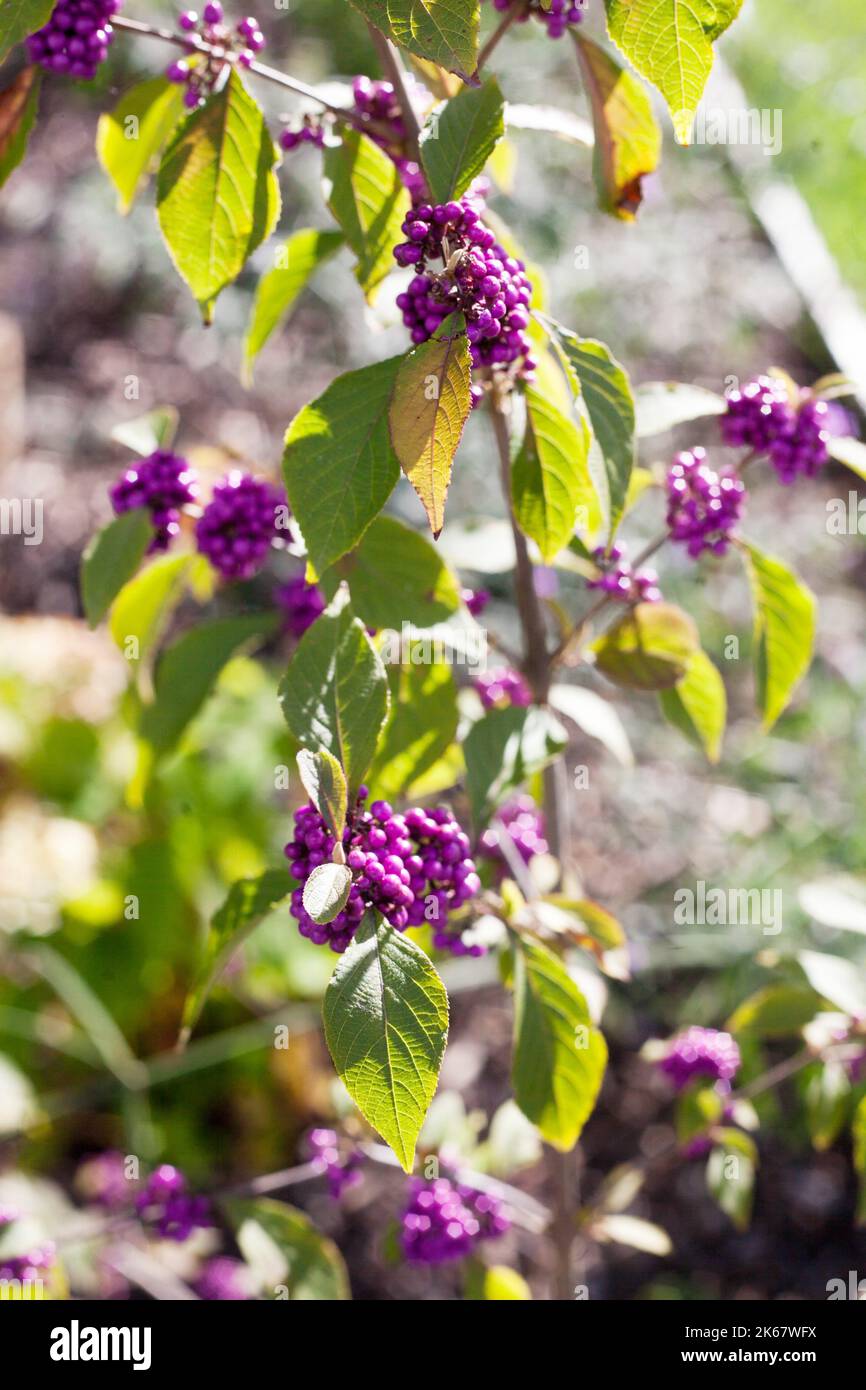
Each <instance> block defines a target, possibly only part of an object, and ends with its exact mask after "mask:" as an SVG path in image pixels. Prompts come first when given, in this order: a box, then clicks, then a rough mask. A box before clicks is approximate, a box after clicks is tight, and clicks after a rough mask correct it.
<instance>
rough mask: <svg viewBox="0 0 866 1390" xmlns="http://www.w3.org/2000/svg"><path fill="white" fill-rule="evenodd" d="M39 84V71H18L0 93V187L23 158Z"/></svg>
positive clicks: (31, 126)
mask: <svg viewBox="0 0 866 1390" xmlns="http://www.w3.org/2000/svg"><path fill="white" fill-rule="evenodd" d="M41 81H42V74H41V72H40V71H39V68H37V67H29V68H22V70H21V72H19V73H18V76H17V77H15V78H14V79H13V80H12V82H10V84H9V86H8V87H6V88H5V90H4V91H2V92H0V187H2V185H3V184H4V183H5V182H6V180H7V179H8V177H9V175H10V174H11V173H12V172H13V170H14V169H17V168H18V165H19V164H20V163H21V161H22V159H23V158H24V154H25V152H26V150H27V140H28V138H29V136H30V132H31V130H32V129H33V123H34V121H35V120H36V112H37V110H38V109H39V88H40V85H41Z"/></svg>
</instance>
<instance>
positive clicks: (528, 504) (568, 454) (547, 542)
mask: <svg viewBox="0 0 866 1390" xmlns="http://www.w3.org/2000/svg"><path fill="white" fill-rule="evenodd" d="M587 445H588V438H587V432H586V430H585V429H584V428H583V425H582V422H580V421H578V422H577V423H576V422H575V421H574V420H572V419H570V418H569V416H567V415H566V414H565V413H564V412H563V411H562V410H560V409H559V407H558V406H557V405H556V404H555V403H554V402H553V401H552V400H550V398H549V397H548V396H547V395H545V394H543V393H542V392H541V391H540V390H536V389H535V388H534V387H531V386H530V387H527V389H526V431H525V434H524V437H523V444H522V446H521V448H520V451H519V453H518V454H517V456H516V458H515V459H514V462H513V465H512V470H511V499H512V504H513V506H514V515H515V517H516V519H517V523H518V525H519V526H520V529H521V531H523V533H524V535H527V536H529V538H530V540H534V541H535V543H536V545H537V546H538V548H539V550H540V551H541V556H542V559H544V560H552V559H553V558H554V557H555V556H556V555H558V554H559V552H560V550H562V548H563V546H564V545H566V543H567V542H568V540H569V539H570V538H571V535H572V533H573V531H574V528H575V525H576V524H577V522H578V516H579V510H580V509H581V508H582V509H583V513H584V515H585V516H586V515H588V514H589V510H590V506H591V504H592V499H593V498H594V488H593V485H592V481H591V479H590V474H589V465H588V450H587ZM582 529H586V523H584V527H583V528H582Z"/></svg>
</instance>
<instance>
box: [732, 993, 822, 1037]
mask: <svg viewBox="0 0 866 1390" xmlns="http://www.w3.org/2000/svg"><path fill="white" fill-rule="evenodd" d="M818 1005H819V1000H818V998H817V996H816V994H815V991H814V990H811V989H804V988H803V987H802V986H801V985H789V984H777V985H767V986H766V988H764V989H760V990H758V992H757V993H756V994H752V995H750V996H749V998H748V999H744V1000H743V1002H742V1004H740V1005H739V1006H738V1007H737V1008H736V1009H735V1010H734V1012H733V1013H732V1014H731V1017H730V1018H729V1019H728V1021H727V1023H726V1024H725V1027H726V1028H727V1029H728V1030H729V1032H731V1033H736V1034H737V1036H738V1037H739V1036H746V1037H755V1038H786V1037H794V1036H796V1035H797V1034H798V1033H799V1032H800V1030H801V1029H802V1028H803V1026H804V1025H805V1024H807V1023H809V1022H811V1020H812V1019H813V1018H814V1017H815V1014H816V1013H817V1010H818Z"/></svg>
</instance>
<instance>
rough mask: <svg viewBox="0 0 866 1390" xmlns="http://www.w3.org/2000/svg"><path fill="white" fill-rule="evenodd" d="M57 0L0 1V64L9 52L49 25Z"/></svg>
mask: <svg viewBox="0 0 866 1390" xmlns="http://www.w3.org/2000/svg"><path fill="white" fill-rule="evenodd" d="M55 3H56V0H0V63H2V62H4V61H5V59H6V55H7V54H8V52H9V50H10V49H12V48H14V47H15V45H16V43H21V41H22V39H26V38H28V37H29V35H30V34H35V33H36V31H37V29H41V28H42V26H43V25H44V24H47V23H48V20H49V18H50V16H51V12H52V10H53V9H54V5H55Z"/></svg>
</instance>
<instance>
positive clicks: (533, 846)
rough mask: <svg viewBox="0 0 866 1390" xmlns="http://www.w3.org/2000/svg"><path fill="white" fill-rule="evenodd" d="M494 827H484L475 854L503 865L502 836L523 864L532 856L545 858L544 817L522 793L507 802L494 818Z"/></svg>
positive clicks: (504, 859)
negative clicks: (507, 839)
mask: <svg viewBox="0 0 866 1390" xmlns="http://www.w3.org/2000/svg"><path fill="white" fill-rule="evenodd" d="M496 820H497V822H498V823H497V824H496V825H495V826H488V827H487V829H486V830H485V831H484V833H483V834H482V836H481V838H480V840H479V841H478V852H479V854H482V855H484V857H485V858H486V859H493V860H495V861H496V862H497V863H499V864H503V865H507V860H506V858H505V856H504V854H503V853H502V834H503V832H504V833H505V834H506V835H507V836H508V838H509V839H510V840H511V842H512V844H513V845H514V848H515V849H516V850H517V853H518V854H519V855H520V858H521V859H522V860H523V862H524V864H528V863H529V861H530V859H531V858H532V857H533V855H535V854H547V850H548V844H547V839H546V838H545V826H544V816H543V815H542V813H541V811H540V810H539V809H538V807H537V806H536V804H535V802H534V801H533V799H532V797H531V796H528V795H526V793H524V794H523V795H521V796H516V797H514V799H513V800H512V801H507V802H506V803H505V805H504V806H502V807H500V809H499V811H498V812H497V814H496Z"/></svg>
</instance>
